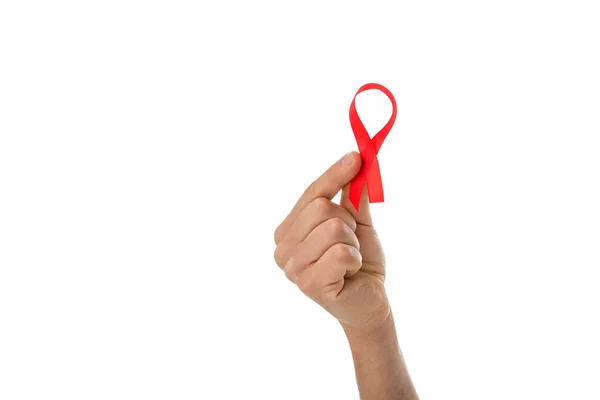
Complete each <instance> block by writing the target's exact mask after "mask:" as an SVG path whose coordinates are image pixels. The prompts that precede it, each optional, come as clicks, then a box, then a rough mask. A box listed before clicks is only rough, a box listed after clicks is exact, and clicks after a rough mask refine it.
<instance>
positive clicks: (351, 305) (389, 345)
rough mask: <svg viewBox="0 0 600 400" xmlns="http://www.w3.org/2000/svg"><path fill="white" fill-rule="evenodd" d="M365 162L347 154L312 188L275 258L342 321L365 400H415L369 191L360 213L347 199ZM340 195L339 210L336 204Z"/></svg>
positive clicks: (282, 234)
mask: <svg viewBox="0 0 600 400" xmlns="http://www.w3.org/2000/svg"><path fill="white" fill-rule="evenodd" d="M360 162H361V161H360V157H359V155H358V154H357V153H350V154H347V155H346V156H345V157H344V158H342V159H341V160H340V161H338V162H337V163H335V164H334V165H332V166H331V168H329V169H328V170H327V171H326V172H325V173H324V174H323V175H321V177H320V178H319V179H317V180H316V181H314V183H312V184H311V185H310V186H309V187H308V189H306V191H305V192H304V194H303V195H302V197H300V200H298V202H297V203H296V205H295V206H294V208H293V209H292V211H291V212H290V213H289V215H288V216H287V217H286V218H285V220H283V222H282V223H281V225H279V227H278V228H277V230H276V231H275V243H276V244H277V249H276V250H275V260H276V261H277V265H279V267H281V268H282V269H283V270H284V271H285V274H286V276H287V277H288V278H289V279H290V280H291V281H292V282H294V283H295V284H296V285H298V287H299V288H300V289H301V290H302V291H303V292H304V293H305V294H306V295H307V296H308V297H310V298H311V299H313V300H314V301H316V302H317V303H318V304H320V305H321V306H322V307H323V308H324V309H326V310H327V311H329V313H330V314H331V315H333V316H334V317H336V318H337V319H338V320H339V321H340V323H341V324H342V326H343V328H344V332H345V334H346V337H347V338H348V343H349V344H350V349H351V351H352V359H353V360H354V369H355V372H356V380H357V383H358V390H359V393H360V398H361V399H363V400H400V399H405V400H415V399H418V396H417V393H416V392H415V388H414V386H413V384H412V382H411V379H410V376H409V375H408V371H407V369H406V365H405V364H404V359H403V358H402V352H401V351H400V347H399V345H398V338H397V335H396V328H395V326H394V319H393V316H392V312H391V310H390V304H389V302H388V299H387V295H386V293H385V289H384V286H383V281H384V279H385V260H384V257H383V249H382V248H381V244H380V243H379V240H378V239H377V233H376V232H375V229H373V221H372V220H371V212H370V209H369V201H368V197H367V191H366V190H365V189H364V188H363V191H362V194H361V199H360V205H359V207H358V208H359V210H360V212H359V213H358V212H356V209H355V208H354V206H353V205H352V204H351V203H350V200H349V199H348V192H349V189H350V185H349V182H350V181H351V180H352V178H354V176H356V174H357V173H358V171H359V169H360ZM340 190H341V191H342V196H341V200H340V204H339V205H338V204H335V203H333V202H332V201H331V199H333V198H334V197H335V195H336V194H337V193H338V192H339V191H340Z"/></svg>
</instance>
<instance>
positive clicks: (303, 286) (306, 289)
mask: <svg viewBox="0 0 600 400" xmlns="http://www.w3.org/2000/svg"><path fill="white" fill-rule="evenodd" d="M296 285H297V286H298V289H300V291H301V292H302V293H304V294H306V295H310V294H312V293H314V291H315V283H314V279H313V278H311V277H310V276H309V275H308V274H303V275H301V276H300V277H299V278H298V281H297V283H296Z"/></svg>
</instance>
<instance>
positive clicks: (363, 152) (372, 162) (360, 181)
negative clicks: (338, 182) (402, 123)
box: [349, 83, 396, 211]
mask: <svg viewBox="0 0 600 400" xmlns="http://www.w3.org/2000/svg"><path fill="white" fill-rule="evenodd" d="M370 89H377V90H379V91H381V92H383V93H384V94H385V95H386V96H387V97H388V98H389V99H390V101H391V102H392V116H391V117H390V120H389V121H388V122H387V124H385V126H384V127H383V128H381V130H380V131H379V132H377V134H376V135H375V136H373V138H372V139H371V137H369V133H368V132H367V129H366V128H365V126H364V125H363V123H362V121H361V120H360V118H359V117H358V113H357V112H356V106H355V105H354V101H355V100H356V96H358V94H359V93H361V92H364V91H365V90H370ZM395 121H396V99H394V96H393V95H392V92H390V91H389V90H388V89H387V88H385V87H383V86H381V85H379V84H377V83H367V84H366V85H363V86H361V87H360V89H358V91H357V92H356V94H355V95H354V98H353V99H352V104H350V125H351V126H352V131H353V132H354V137H355V138H356V143H357V144H358V149H359V151H360V157H361V158H362V166H361V168H360V171H359V172H358V175H356V177H355V178H354V179H353V180H352V182H351V183H350V194H349V198H350V202H351V203H352V204H353V205H354V208H356V211H358V204H359V203H360V195H361V193H362V190H363V187H364V185H365V182H366V183H367V191H368V193H369V202H370V203H380V202H382V201H383V184H382V182H381V172H380V170H379V162H378V161H377V153H379V149H380V148H381V145H382V144H383V141H384V140H385V137H386V136H387V134H388V133H389V132H390V130H391V129H392V126H393V125H394V122H395Z"/></svg>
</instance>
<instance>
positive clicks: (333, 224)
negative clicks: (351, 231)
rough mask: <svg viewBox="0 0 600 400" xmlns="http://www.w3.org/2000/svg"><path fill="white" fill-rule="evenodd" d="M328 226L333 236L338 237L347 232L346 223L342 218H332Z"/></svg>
mask: <svg viewBox="0 0 600 400" xmlns="http://www.w3.org/2000/svg"><path fill="white" fill-rule="evenodd" d="M327 225H328V229H329V233H330V234H331V235H332V236H335V237H338V236H341V235H343V234H344V233H345V232H346V223H345V222H344V221H343V220H342V219H341V218H331V219H330V220H328V221H327Z"/></svg>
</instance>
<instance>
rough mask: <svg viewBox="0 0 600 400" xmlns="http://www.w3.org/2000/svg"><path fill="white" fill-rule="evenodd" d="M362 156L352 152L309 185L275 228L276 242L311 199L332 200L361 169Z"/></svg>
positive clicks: (282, 236) (283, 235) (281, 237)
mask: <svg viewBox="0 0 600 400" xmlns="http://www.w3.org/2000/svg"><path fill="white" fill-rule="evenodd" d="M360 161H361V159H360V156H359V154H358V153H356V152H354V151H353V152H350V153H348V154H346V155H345V156H344V157H342V158H341V159H340V160H338V161H337V162H336V163H335V164H333V165H332V166H331V167H329V169H327V171H325V172H324V173H323V175H321V176H320V177H319V178H317V180H315V181H314V182H313V183H311V184H310V186H308V188H307V189H306V190H305V191H304V193H303V194H302V196H301V197H300V199H298V202H296V205H295V206H294V208H292V211H290V213H289V214H288V216H287V217H286V218H285V219H284V220H283V222H282V223H281V224H280V225H279V226H278V227H277V229H276V230H275V243H279V242H280V241H281V240H282V239H283V238H284V237H285V235H286V234H287V231H288V230H289V228H290V227H291V226H292V223H293V222H294V220H295V219H296V217H297V216H298V214H300V211H302V210H303V209H304V207H306V206H307V205H308V204H309V203H310V202H311V201H313V200H315V199H316V198H319V197H325V198H327V199H328V200H331V199H333V198H334V197H335V195H336V194H338V192H339V191H340V190H342V188H343V187H344V186H346V184H347V183H348V182H350V181H351V180H352V178H354V177H355V176H356V174H357V173H358V171H359V170H360Z"/></svg>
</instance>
